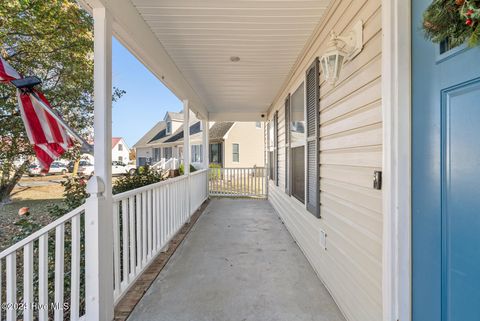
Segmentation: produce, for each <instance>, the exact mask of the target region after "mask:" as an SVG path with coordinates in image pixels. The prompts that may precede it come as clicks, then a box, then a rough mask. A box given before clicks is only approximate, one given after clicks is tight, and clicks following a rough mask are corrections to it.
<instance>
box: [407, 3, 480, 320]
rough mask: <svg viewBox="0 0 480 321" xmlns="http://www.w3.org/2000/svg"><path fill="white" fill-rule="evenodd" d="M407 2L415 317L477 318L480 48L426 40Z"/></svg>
mask: <svg viewBox="0 0 480 321" xmlns="http://www.w3.org/2000/svg"><path fill="white" fill-rule="evenodd" d="M412 2H413V11H412V30H413V34H412V37H413V40H412V59H413V61H412V94H413V99H412V157H413V158H412V229H413V231H412V232H413V237H412V244H413V258H412V261H413V271H412V273H413V276H412V277H413V284H412V286H413V293H412V304H413V320H414V321H480V48H473V49H469V48H466V47H458V48H453V49H450V50H447V49H446V48H448V45H444V46H439V45H438V44H433V43H431V42H429V41H427V40H425V38H424V36H423V32H422V30H421V21H422V13H423V12H424V10H425V9H426V8H427V6H428V5H429V4H430V3H431V0H416V1H412ZM441 47H443V50H442V48H441Z"/></svg>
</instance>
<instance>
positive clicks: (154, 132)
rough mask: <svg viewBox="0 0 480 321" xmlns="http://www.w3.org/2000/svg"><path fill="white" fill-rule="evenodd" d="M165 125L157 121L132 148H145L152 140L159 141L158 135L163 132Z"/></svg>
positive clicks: (163, 122)
mask: <svg viewBox="0 0 480 321" xmlns="http://www.w3.org/2000/svg"><path fill="white" fill-rule="evenodd" d="M166 127H167V124H166V122H165V121H163V120H162V121H159V122H158V123H156V124H155V126H153V127H152V129H150V130H149V131H148V132H147V133H146V134H145V135H143V137H142V138H140V139H139V140H138V142H136V143H135V145H133V147H134V148H138V147H145V146H146V145H147V144H149V143H151V142H152V141H154V140H157V139H160V137H158V136H159V134H160V133H161V132H162V131H163V132H165V128H166Z"/></svg>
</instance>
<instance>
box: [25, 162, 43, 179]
mask: <svg viewBox="0 0 480 321" xmlns="http://www.w3.org/2000/svg"><path fill="white" fill-rule="evenodd" d="M38 175H45V174H43V173H42V169H41V167H40V165H38V164H31V165H30V166H29V167H28V176H38Z"/></svg>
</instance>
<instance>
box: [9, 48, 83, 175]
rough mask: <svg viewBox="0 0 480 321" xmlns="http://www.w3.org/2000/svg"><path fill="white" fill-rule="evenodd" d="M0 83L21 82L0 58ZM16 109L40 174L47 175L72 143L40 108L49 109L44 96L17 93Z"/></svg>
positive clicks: (62, 130)
mask: <svg viewBox="0 0 480 321" xmlns="http://www.w3.org/2000/svg"><path fill="white" fill-rule="evenodd" d="M0 59H1V60H0V82H4V83H9V82H10V81H12V80H15V79H20V78H22V77H21V75H20V74H19V73H18V72H17V71H15V69H13V68H12V67H11V66H10V65H9V64H8V63H7V62H6V61H5V60H4V59H3V58H1V57H0ZM17 97H18V107H19V109H20V114H21V115H22V120H23V124H24V125H25V130H26V131H27V136H28V139H29V140H30V143H31V144H32V145H33V149H34V151H35V154H36V156H37V159H38V162H39V163H40V166H41V168H42V171H44V172H48V170H49V169H50V165H51V164H52V162H53V161H54V160H55V159H57V158H59V157H61V156H62V155H63V154H64V153H65V152H66V151H67V150H68V149H69V148H71V147H73V145H74V141H73V140H72V138H71V137H70V136H69V135H68V132H67V129H66V128H65V127H64V126H63V125H62V124H60V123H59V122H58V121H57V120H56V119H55V118H54V117H52V115H51V114H50V113H49V112H47V110H45V107H44V106H43V104H45V105H47V106H48V107H50V108H51V106H50V103H49V102H48V100H47V99H46V98H45V96H44V95H43V94H42V93H41V92H40V91H38V90H36V89H31V90H30V91H23V90H20V89H17Z"/></svg>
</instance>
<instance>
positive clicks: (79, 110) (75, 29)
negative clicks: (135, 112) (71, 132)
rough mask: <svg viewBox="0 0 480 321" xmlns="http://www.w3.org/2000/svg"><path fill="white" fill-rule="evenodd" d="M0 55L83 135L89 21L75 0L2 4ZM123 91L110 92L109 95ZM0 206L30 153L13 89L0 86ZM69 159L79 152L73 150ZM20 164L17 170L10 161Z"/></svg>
mask: <svg viewBox="0 0 480 321" xmlns="http://www.w3.org/2000/svg"><path fill="white" fill-rule="evenodd" d="M0 45H1V46H2V47H1V54H2V56H3V57H4V58H5V59H6V60H7V61H8V63H9V64H10V65H11V66H12V67H13V68H15V69H16V70H17V71H18V72H20V73H21V74H22V75H36V76H38V77H39V78H40V79H42V80H43V84H42V86H41V90H42V91H43V92H44V93H45V95H46V97H47V99H49V101H50V102H51V104H52V106H53V107H54V108H55V109H56V110H58V111H59V112H60V113H61V114H62V117H63V118H64V119H65V121H66V122H67V124H69V125H70V126H71V127H72V128H73V129H75V130H76V131H77V132H79V133H80V134H81V135H85V136H86V135H87V134H88V131H89V130H90V129H91V128H92V121H93V19H92V17H91V16H90V15H89V14H88V13H87V12H85V11H84V10H83V9H81V8H80V7H79V5H78V4H77V3H76V2H75V1H74V0H49V1H37V0H2V1H1V2H0ZM123 94H124V92H123V91H121V90H118V89H114V97H116V98H119V97H121V96H122V95H123ZM0 122H1V126H0V176H1V177H0V203H1V202H4V201H5V200H8V197H9V195H10V193H11V191H12V189H13V187H14V186H15V185H16V183H17V182H18V180H19V179H20V178H21V176H22V174H23V173H24V171H25V170H26V169H27V168H28V165H29V159H30V158H31V157H32V156H33V155H34V153H33V150H32V148H31V146H30V144H29V142H28V138H27V135H26V132H25V129H24V126H23V123H22V120H21V117H20V113H19V111H18V109H17V100H16V93H15V89H14V88H12V86H9V85H4V84H0ZM70 154H71V155H70V156H73V155H77V156H78V154H79V148H78V147H77V148H76V149H75V150H74V151H73V152H71V153H70ZM18 160H23V161H22V162H21V163H20V164H17V166H15V165H14V162H15V161H18Z"/></svg>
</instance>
